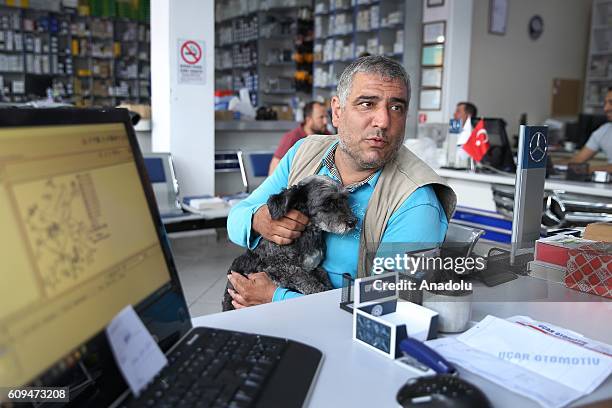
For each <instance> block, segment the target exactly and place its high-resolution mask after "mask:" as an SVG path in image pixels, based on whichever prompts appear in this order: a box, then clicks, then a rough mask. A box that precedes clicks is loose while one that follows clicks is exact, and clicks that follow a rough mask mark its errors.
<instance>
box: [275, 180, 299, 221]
mask: <svg viewBox="0 0 612 408" xmlns="http://www.w3.org/2000/svg"><path fill="white" fill-rule="evenodd" d="M305 193H306V186H304V185H295V186H292V187H291V188H288V189H287V188H283V189H282V190H281V192H280V193H278V194H273V195H271V196H270V198H268V211H270V217H272V219H273V220H278V219H280V218H282V217H283V216H284V215H285V214H287V213H288V212H289V210H291V209H294V208H296V209H298V210H301V208H297V207H299V204H300V203H302V202H305V197H304V194H305ZM302 212H304V211H303V210H302Z"/></svg>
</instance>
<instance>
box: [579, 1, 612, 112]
mask: <svg viewBox="0 0 612 408" xmlns="http://www.w3.org/2000/svg"><path fill="white" fill-rule="evenodd" d="M609 87H612V0H594V1H593V9H592V15H591V32H590V39H589V55H588V57H587V67H586V79H585V87H584V99H583V111H584V112H586V113H602V112H603V101H604V98H605V95H606V92H607V90H608V88H609Z"/></svg>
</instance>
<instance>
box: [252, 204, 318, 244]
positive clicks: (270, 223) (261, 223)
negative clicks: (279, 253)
mask: <svg viewBox="0 0 612 408" xmlns="http://www.w3.org/2000/svg"><path fill="white" fill-rule="evenodd" d="M306 225H308V217H307V216H305V215H304V214H302V213H301V212H299V211H297V210H291V211H289V212H288V213H287V215H285V216H284V217H283V218H281V219H279V220H273V219H272V217H270V211H269V210H268V206H267V205H263V206H261V207H260V208H259V210H257V212H256V213H255V214H254V215H253V223H252V228H253V230H254V231H255V232H257V233H258V234H259V235H261V236H262V237H263V238H265V239H267V240H268V241H272V242H274V243H276V244H278V245H289V244H290V243H292V242H293V240H294V239H296V238H299V236H300V235H302V231H304V229H305V228H306Z"/></svg>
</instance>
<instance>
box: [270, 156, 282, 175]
mask: <svg viewBox="0 0 612 408" xmlns="http://www.w3.org/2000/svg"><path fill="white" fill-rule="evenodd" d="M280 161H281V159H279V158H278V157H276V156H272V160H270V167H269V168H268V176H271V175H272V173H274V170H275V169H276V166H278V163H280Z"/></svg>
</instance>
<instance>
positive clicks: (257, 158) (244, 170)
mask: <svg viewBox="0 0 612 408" xmlns="http://www.w3.org/2000/svg"><path fill="white" fill-rule="evenodd" d="M273 155H274V153H273V152H271V151H239V152H238V161H239V163H240V170H241V174H242V183H243V184H244V188H245V190H246V192H247V193H252V192H253V191H254V190H255V189H256V188H257V187H259V185H260V184H261V183H263V181H264V180H265V179H266V177H268V169H269V168H270V162H271V161H272V157H273Z"/></svg>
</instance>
